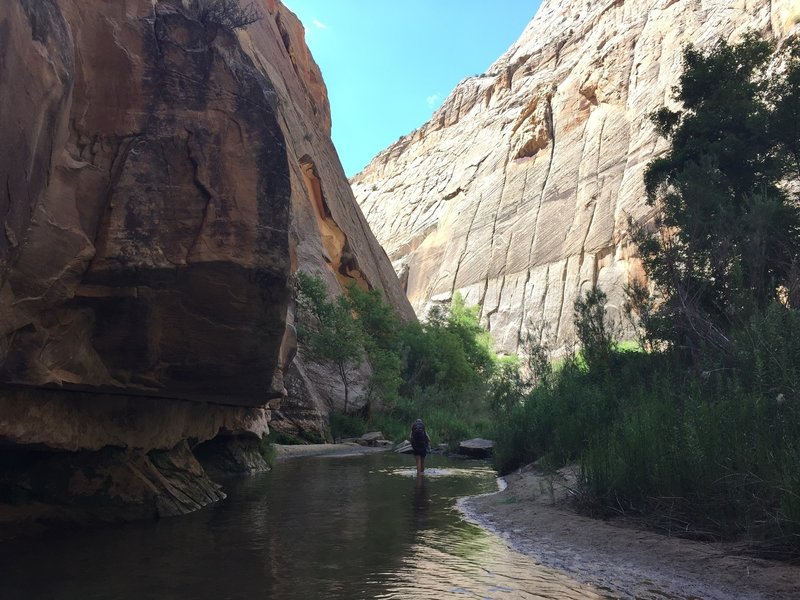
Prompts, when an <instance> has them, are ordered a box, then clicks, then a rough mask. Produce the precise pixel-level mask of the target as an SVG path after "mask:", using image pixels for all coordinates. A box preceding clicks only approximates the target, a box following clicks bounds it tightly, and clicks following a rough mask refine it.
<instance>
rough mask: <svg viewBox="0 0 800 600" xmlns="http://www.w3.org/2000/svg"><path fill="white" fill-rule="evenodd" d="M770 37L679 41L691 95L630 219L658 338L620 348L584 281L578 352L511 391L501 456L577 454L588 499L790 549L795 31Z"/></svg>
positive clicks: (648, 317) (635, 299) (796, 529)
mask: <svg viewBox="0 0 800 600" xmlns="http://www.w3.org/2000/svg"><path fill="white" fill-rule="evenodd" d="M774 51H775V49H774V47H773V46H772V45H771V44H770V43H767V42H764V41H761V40H759V39H757V38H756V37H754V36H750V37H746V38H745V39H744V40H743V41H742V42H741V43H739V44H737V45H730V44H727V43H725V42H724V41H720V42H719V43H718V44H717V45H716V46H715V47H714V48H712V49H711V50H710V51H708V52H705V53H703V52H700V51H698V50H696V49H694V48H691V47H690V48H688V49H687V50H686V52H685V55H684V73H683V75H682V77H681V79H680V83H679V85H678V86H677V88H676V90H675V100H676V101H677V102H678V103H679V104H680V105H681V106H682V108H681V109H680V110H677V111H671V110H668V109H662V110H660V111H658V112H657V113H656V114H655V115H654V116H653V121H654V123H655V125H656V127H657V129H658V131H659V133H660V134H661V135H662V136H663V137H665V138H666V139H667V140H668V141H669V142H670V148H669V151H668V152H667V154H666V155H664V157H663V158H660V159H658V160H655V161H653V162H652V163H651V164H650V165H649V167H648V169H647V171H646V174H645V185H646V189H647V194H648V202H649V203H650V204H651V205H652V206H653V207H655V208H656V209H658V210H657V215H658V216H657V217H656V219H655V221H654V222H653V223H650V224H648V225H647V226H646V227H645V226H641V225H638V224H636V223H634V222H631V229H632V231H633V234H634V239H635V241H636V242H637V244H638V246H639V249H640V252H641V255H642V260H643V266H644V269H645V271H646V273H647V276H648V281H649V285H647V286H645V285H643V284H634V285H633V286H631V288H630V289H629V290H628V297H629V303H628V304H629V306H628V309H629V311H630V313H631V315H632V316H634V317H635V318H636V319H638V322H639V325H640V342H641V344H640V345H641V347H642V348H643V349H645V350H647V351H646V352H623V351H620V349H619V348H618V347H617V345H616V344H615V340H614V338H613V336H612V335H611V334H610V333H609V332H610V331H611V329H610V328H609V327H608V326H607V324H606V323H604V310H603V309H602V305H603V304H604V296H603V294H602V292H599V291H597V290H592V291H590V292H589V294H588V295H587V296H586V297H585V298H583V299H581V300H579V302H577V303H576V307H575V326H576V331H577V333H578V336H579V337H580V338H581V339H580V341H581V345H582V355H583V358H584V360H583V361H581V360H579V359H578V358H576V357H574V356H572V357H569V358H568V359H567V360H566V361H565V362H564V364H563V365H562V366H561V368H560V369H559V370H558V371H557V372H555V373H552V374H551V375H550V377H548V378H545V379H544V380H543V381H542V382H541V383H539V384H538V385H537V386H536V387H535V388H534V389H533V390H532V391H530V393H523V394H520V395H519V401H518V402H510V403H508V404H507V410H506V411H505V413H504V415H503V417H502V419H501V422H500V424H499V427H498V430H499V433H498V442H499V446H498V448H497V460H498V465H499V467H500V468H501V470H503V471H508V470H510V469H513V468H515V467H516V466H518V465H520V464H522V463H525V462H528V461H532V460H542V459H544V461H545V462H546V463H549V464H552V465H561V464H564V463H566V462H569V461H578V462H579V464H580V473H581V486H582V491H583V492H584V494H583V498H584V500H585V501H586V503H587V505H588V506H589V507H591V508H594V509H596V510H600V511H602V512H604V513H627V514H631V513H634V514H641V515H646V516H647V518H648V520H649V522H650V523H652V524H653V525H654V526H656V527H662V528H665V529H667V530H669V531H672V532H681V533H683V534H690V535H695V536H697V537H707V538H717V537H731V536H737V535H742V534H746V535H747V536H748V537H749V538H750V539H753V540H759V541H760V545H759V548H760V550H761V551H762V552H765V553H772V554H773V555H775V556H780V555H783V556H792V557H794V558H797V557H800V388H799V387H798V385H800V380H798V376H799V375H800V338H798V335H800V314H799V313H798V311H797V309H798V307H800V197H799V195H798V193H797V186H796V182H797V180H798V179H800V161H798V156H800V41H795V42H793V43H789V44H787V45H786V46H785V47H784V48H783V49H782V50H781V51H780V53H779V54H778V55H777V59H776V58H775V57H776V55H775V54H774ZM771 60H777V62H778V63H779V64H782V66H783V68H781V69H770V68H768V67H769V62H770V61H771ZM787 183H790V185H786V184H787Z"/></svg>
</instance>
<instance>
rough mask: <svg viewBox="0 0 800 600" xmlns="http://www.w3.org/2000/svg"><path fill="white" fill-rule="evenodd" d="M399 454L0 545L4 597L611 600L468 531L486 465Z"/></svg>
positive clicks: (246, 481)
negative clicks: (169, 511) (420, 467)
mask: <svg viewBox="0 0 800 600" xmlns="http://www.w3.org/2000/svg"><path fill="white" fill-rule="evenodd" d="M428 467H429V469H428V471H427V473H426V475H425V476H424V477H421V478H418V477H416V476H415V473H414V470H413V458H412V457H410V456H398V455H395V454H374V455H367V456H354V457H315V458H302V459H293V460H287V461H283V462H279V463H278V464H277V466H276V467H275V468H274V469H273V471H272V472H270V473H266V474H262V475H256V476H249V477H235V478H233V477H231V478H226V479H224V480H223V481H221V483H222V484H223V486H224V488H225V490H226V492H227V493H228V498H227V499H226V500H224V501H222V502H219V503H217V504H215V505H213V506H210V507H207V508H205V509H203V510H201V511H199V512H197V513H194V514H191V515H187V516H183V517H178V518H172V519H163V520H160V521H154V522H136V523H127V524H113V525H106V526H103V527H101V528H95V529H91V530H77V531H64V530H60V531H58V532H50V533H48V534H47V535H44V536H42V537H40V538H37V539H17V540H12V541H7V542H4V543H3V544H2V545H0V573H2V574H1V576H0V582H1V583H0V597H2V598H4V599H7V600H11V599H23V598H24V599H26V600H28V599H38V598H42V599H44V598H47V599H53V600H56V599H64V600H79V599H80V600H94V599H98V600H99V599H103V600H108V599H114V600H117V599H120V600H127V599H132V600H133V599H135V600H143V599H150V598H153V599H159V600H173V599H174V600H179V599H180V600H187V599H191V600H205V599H209V600H212V599H213V600H223V599H227V600H240V599H241V600H245V599H248V600H249V599H262V598H263V599H273V598H274V599H280V600H291V599H303V600H309V599H315V598H342V599H345V598H347V599H353V598H365V599H366V598H370V599H371V598H397V599H404V600H405V599H417V598H419V599H434V598H436V599H439V598H446V597H453V598H461V597H464V598H535V599H559V600H565V599H578V598H581V599H584V598H586V599H599V598H610V597H612V596H609V595H608V593H607V592H601V591H600V590H596V589H594V588H591V587H589V586H586V585H583V584H580V583H578V582H575V581H572V580H570V579H569V578H568V577H567V576H565V575H562V574H560V573H559V572H557V571H553V570H550V569H547V568H545V567H542V566H540V565H537V564H536V563H535V562H533V561H532V560H531V559H529V558H527V557H525V556H523V555H521V554H518V553H515V552H514V551H512V550H510V549H508V548H507V547H506V545H505V544H504V543H503V541H502V540H501V539H499V538H498V537H496V536H494V535H493V534H490V533H488V532H486V531H484V530H483V529H481V528H479V527H477V526H475V525H473V524H471V523H468V522H467V521H465V520H464V519H463V518H462V516H461V514H460V513H459V511H458V509H457V508H456V506H455V503H456V500H457V499H458V498H459V497H462V496H468V495H474V494H482V493H487V492H492V491H495V490H496V489H497V484H496V479H495V477H496V475H495V473H494V471H492V470H491V469H490V468H489V467H488V466H487V465H486V463H482V462H479V461H458V462H456V461H451V460H449V459H447V458H444V457H439V456H432V457H429V459H428Z"/></svg>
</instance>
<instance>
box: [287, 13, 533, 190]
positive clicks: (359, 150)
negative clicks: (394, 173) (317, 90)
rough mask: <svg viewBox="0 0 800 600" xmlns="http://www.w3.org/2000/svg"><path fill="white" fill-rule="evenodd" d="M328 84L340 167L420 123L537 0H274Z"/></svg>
mask: <svg viewBox="0 0 800 600" xmlns="http://www.w3.org/2000/svg"><path fill="white" fill-rule="evenodd" d="M283 2H284V4H286V6H288V7H289V8H290V9H291V10H292V11H293V12H294V13H295V14H297V16H298V17H300V20H301V21H302V22H303V25H304V26H305V28H306V41H307V43H308V46H309V48H311V52H312V53H313V55H314V58H315V60H316V61H317V64H319V66H320V69H321V70H322V76H323V78H324V79H325V83H326V85H327V86H328V97H329V98H330V102H331V112H332V115H333V142H334V144H335V145H336V149H337V150H338V152H339V157H340V158H341V160H342V164H343V165H344V170H345V173H347V176H348V177H350V176H353V175H355V174H356V173H357V172H358V171H360V170H361V169H362V168H363V167H365V166H366V164H367V163H368V162H369V161H370V159H372V157H373V156H375V154H377V153H378V152H380V151H381V150H383V149H384V148H385V147H386V146H388V145H389V144H391V143H392V142H394V141H396V140H397V138H399V137H400V136H402V135H405V134H406V133H409V132H410V131H412V130H414V129H416V128H417V127H419V126H420V125H422V124H423V123H425V122H426V121H427V120H428V119H429V118H430V116H431V115H432V114H433V112H434V111H435V110H436V109H437V108H439V106H440V105H441V103H442V101H443V100H444V99H445V98H446V97H447V95H448V94H449V93H450V92H451V91H452V89H453V88H454V87H455V86H456V84H457V83H458V82H459V81H461V80H462V79H464V77H468V76H469V75H476V74H478V73H483V72H484V71H485V70H486V69H487V68H488V67H489V65H491V64H492V63H493V62H494V61H495V60H496V59H497V58H499V56H500V55H501V54H502V53H503V52H505V51H506V50H507V49H508V47H509V46H510V45H511V44H512V43H513V42H514V41H515V40H516V39H517V38H518V37H519V34H520V33H522V30H523V29H524V28H525V26H526V25H527V24H528V22H529V21H530V20H531V18H533V16H534V14H536V10H537V8H538V7H539V0H493V1H492V2H487V1H486V0H403V1H402V2H398V1H397V0H283Z"/></svg>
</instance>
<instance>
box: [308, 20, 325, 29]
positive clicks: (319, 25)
mask: <svg viewBox="0 0 800 600" xmlns="http://www.w3.org/2000/svg"><path fill="white" fill-rule="evenodd" d="M311 22H312V23H313V24H314V27H316V28H317V29H327V28H328V26H327V25H325V23H323V22H322V21H320V20H319V19H314V20H312V21H311Z"/></svg>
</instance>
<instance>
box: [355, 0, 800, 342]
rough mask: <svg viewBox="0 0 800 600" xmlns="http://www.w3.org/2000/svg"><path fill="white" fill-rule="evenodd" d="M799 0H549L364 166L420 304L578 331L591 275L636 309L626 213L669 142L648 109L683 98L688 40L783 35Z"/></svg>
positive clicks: (369, 201) (565, 334)
mask: <svg viewBox="0 0 800 600" xmlns="http://www.w3.org/2000/svg"><path fill="white" fill-rule="evenodd" d="M795 4H796V3H793V2H791V1H790V0H780V1H778V2H768V1H766V0H762V1H756V2H748V3H745V4H742V3H738V4H735V5H734V3H731V2H727V1H725V0H711V1H708V2H702V3H697V2H689V1H684V0H675V1H669V0H667V1H661V0H625V1H624V2H615V3H597V2H588V1H585V2H575V1H566V0H549V1H547V0H546V1H545V2H544V3H543V4H542V6H541V8H540V10H539V13H538V14H537V15H536V17H535V18H534V20H533V21H532V22H531V23H530V24H529V25H528V27H527V28H526V30H525V31H524V32H523V34H522V36H521V37H520V39H519V40H518V41H517V42H516V43H515V44H514V45H513V46H512V47H511V48H510V49H509V50H508V52H506V54H504V55H503V56H502V57H500V58H499V59H498V60H497V62H496V63H495V64H494V65H492V66H491V67H490V68H489V69H488V71H487V72H486V73H484V74H483V75H480V76H477V77H470V78H468V79H466V80H465V81H463V82H462V83H461V84H459V86H457V87H456V89H455V90H454V91H453V92H452V94H451V95H450V97H449V98H448V99H447V100H446V101H445V102H444V104H443V105H442V107H441V109H439V110H438V111H437V112H436V114H434V116H433V118H432V119H431V120H430V121H429V122H428V123H426V124H425V125H423V126H422V127H421V128H420V129H418V130H416V131H414V132H412V133H409V134H408V135H407V136H405V137H403V138H401V139H400V140H399V141H398V142H397V143H395V144H393V145H392V146H390V147H389V148H387V149H386V150H384V151H383V152H381V153H380V154H379V155H378V156H376V157H375V158H374V159H373V161H372V162H371V163H370V164H369V165H368V166H367V168H365V169H364V171H363V172H361V173H360V174H358V175H357V176H355V177H354V178H353V179H352V185H353V190H354V191H355V194H356V198H357V199H358V201H359V203H360V205H361V207H362V209H363V210H364V213H365V215H366V216H367V220H368V221H369V223H370V226H371V227H372V228H373V230H374V231H375V233H376V235H377V237H378V239H379V241H380V242H381V243H382V244H383V246H384V247H385V248H386V251H387V253H388V255H389V257H390V258H391V259H392V261H393V263H394V265H395V269H396V270H397V272H398V273H399V274H400V275H401V279H402V280H403V281H404V282H405V285H406V288H407V294H408V297H409V299H410V300H411V303H412V305H413V306H414V309H415V310H416V311H417V313H418V314H420V315H422V314H424V313H425V312H426V310H427V308H428V307H429V306H430V305H431V304H432V303H436V302H439V301H446V300H448V299H449V298H451V297H452V295H453V293H454V292H455V291H460V292H461V293H462V294H463V295H464V296H465V298H466V300H467V302H468V303H472V304H477V303H480V304H481V306H482V309H481V318H482V321H483V323H484V324H485V325H486V326H487V327H488V328H489V329H490V330H491V333H492V336H493V338H494V340H495V342H496V343H497V344H498V346H499V349H500V350H502V351H505V352H509V353H510V352H516V351H517V350H518V349H519V348H520V344H521V342H522V341H523V340H525V339H526V338H527V337H528V335H529V334H533V335H534V336H535V337H539V336H540V335H542V336H544V337H547V338H549V340H550V342H551V344H552V345H555V346H558V345H559V344H561V343H562V342H564V341H567V340H569V339H570V338H571V336H572V306H573V303H574V300H575V299H576V298H577V297H578V296H579V294H581V293H582V292H583V291H585V290H586V289H588V288H589V287H591V286H593V285H598V286H600V287H601V288H602V289H603V290H604V291H605V292H607V293H608V295H609V300H610V301H609V307H610V309H611V312H612V315H611V316H612V317H614V318H616V319H617V320H618V321H620V320H623V319H622V318H621V315H619V311H620V308H621V307H622V304H623V298H622V290H623V288H624V286H625V284H626V283H628V282H630V281H631V280H633V279H634V278H639V277H642V275H643V274H642V271H641V268H640V266H639V264H638V261H636V260H635V258H634V257H635V248H634V247H632V244H631V241H630V239H629V236H628V231H627V229H628V225H627V223H628V217H629V216H630V217H633V218H634V219H636V220H638V221H640V222H641V221H644V222H646V221H647V220H649V219H650V218H651V217H652V214H651V212H650V210H649V209H648V207H647V206H646V204H645V201H644V198H645V194H644V186H643V182H642V176H643V173H644V169H645V167H646V166H647V164H648V162H649V161H650V160H652V159H653V158H654V157H656V156H658V155H659V153H660V152H662V151H663V150H664V149H666V143H665V142H664V141H663V140H659V139H658V138H657V136H656V133H655V131H654V128H653V125H652V123H651V122H650V120H649V115H650V113H651V112H652V111H654V110H655V109H657V108H659V107H661V106H663V105H664V104H665V103H667V104H668V103H669V102H670V97H671V92H670V90H671V89H672V87H673V86H674V85H675V84H676V82H677V78H678V75H679V74H680V71H681V68H680V61H681V52H682V49H683V47H684V46H685V45H686V44H687V43H693V44H696V45H698V46H700V47H707V46H709V45H710V44H713V43H714V42H715V41H716V40H717V39H719V38H720V37H723V38H725V39H733V40H735V39H736V38H737V37H739V36H741V35H742V34H744V33H745V32H747V31H750V30H753V29H755V30H757V31H760V32H763V33H764V34H765V35H767V36H774V37H776V38H782V37H783V36H785V35H789V34H790V33H791V32H792V31H796V25H795V21H796V19H797V16H796V14H797V7H796V6H795ZM554 342H555V343H554Z"/></svg>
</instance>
